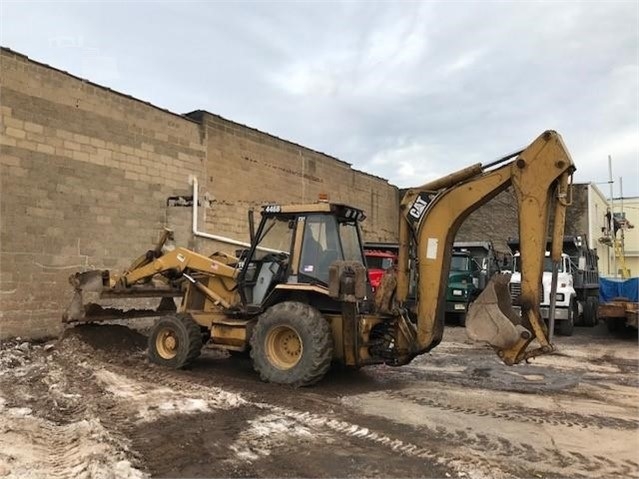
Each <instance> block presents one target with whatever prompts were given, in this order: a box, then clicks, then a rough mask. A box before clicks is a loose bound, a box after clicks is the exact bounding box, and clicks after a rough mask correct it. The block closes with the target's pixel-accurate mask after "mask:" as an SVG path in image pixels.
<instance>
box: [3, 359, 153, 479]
mask: <svg viewBox="0 0 639 479" xmlns="http://www.w3.org/2000/svg"><path fill="white" fill-rule="evenodd" d="M3 353H4V354H10V352H9V353H7V352H6V351H5V352H3ZM25 356H26V357H25V359H26V360H25V362H24V363H23V364H21V365H17V367H15V368H11V369H7V370H4V371H3V374H2V376H0V385H1V386H2V389H1V390H2V395H3V397H2V398H0V413H1V416H2V425H1V426H0V451H1V453H0V466H1V467H0V469H3V470H4V471H5V473H7V474H11V475H12V476H14V477H25V476H28V477H32V478H48V477H54V478H58V477H59V478H66V477H79V478H87V479H88V478H93V477H104V478H108V477H122V478H129V479H134V478H135V479H137V478H143V477H146V475H145V474H144V473H143V472H142V471H140V470H138V469H136V467H135V463H136V458H135V456H134V455H132V454H131V453H130V451H129V448H128V444H127V440H126V438H124V437H121V436H119V435H118V434H117V433H115V432H113V431H110V430H108V428H107V427H105V425H104V424H102V423H101V422H100V420H99V419H98V417H97V415H96V414H95V411H94V408H95V405H94V404H93V402H92V399H93V398H95V397H99V396H100V395H101V393H100V391H99V390H97V389H96V387H95V384H94V382H93V381H92V380H91V377H92V375H93V372H92V370H91V369H89V368H88V367H86V365H84V364H82V363H80V364H79V363H78V361H77V358H71V357H69V356H67V355H66V354H65V353H59V352H58V351H52V352H50V353H46V352H45V351H44V350H43V349H42V348H41V347H30V348H29V349H28V350H27V351H25ZM18 406H22V407H18Z"/></svg>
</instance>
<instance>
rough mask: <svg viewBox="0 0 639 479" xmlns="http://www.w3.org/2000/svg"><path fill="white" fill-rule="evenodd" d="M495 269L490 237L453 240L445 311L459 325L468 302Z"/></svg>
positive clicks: (463, 319)
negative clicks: (486, 239) (473, 239)
mask: <svg viewBox="0 0 639 479" xmlns="http://www.w3.org/2000/svg"><path fill="white" fill-rule="evenodd" d="M498 271H499V264H498V262H497V257H496V255H495V249H494V247H493V244H492V242H491V241H455V243H453V253H452V256H451V261H450V271H449V273H448V287H447V289H446V309H445V313H446V315H447V316H448V317H452V318H454V319H456V320H457V321H458V323H459V324H460V325H462V326H463V325H464V324H466V312H467V311H468V307H469V305H470V304H471V303H472V302H473V301H474V300H475V299H476V298H477V296H479V294H480V293H481V292H482V291H483V290H484V288H485V287H486V285H487V282H488V280H489V279H490V278H491V277H492V275H493V274H495V273H497V272H498Z"/></svg>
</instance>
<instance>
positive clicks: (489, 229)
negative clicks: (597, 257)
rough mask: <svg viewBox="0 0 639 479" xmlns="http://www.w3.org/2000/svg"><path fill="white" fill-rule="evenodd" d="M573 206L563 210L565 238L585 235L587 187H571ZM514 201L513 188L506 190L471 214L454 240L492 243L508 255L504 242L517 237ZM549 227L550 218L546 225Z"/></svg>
mask: <svg viewBox="0 0 639 479" xmlns="http://www.w3.org/2000/svg"><path fill="white" fill-rule="evenodd" d="M572 191H573V198H572V204H571V206H569V207H568V208H567V209H566V225H565V234H566V235H582V234H584V233H587V232H588V185H584V184H575V185H573V190H572ZM518 225H519V215H518V213H517V200H516V197H515V194H514V192H513V190H512V188H508V189H507V190H506V191H504V192H503V193H500V194H499V195H497V196H496V197H495V198H493V199H492V200H491V201H489V202H488V203H486V204H485V205H484V206H482V207H481V208H479V209H478V210H477V211H475V212H474V213H473V214H472V215H470V216H469V217H468V218H467V219H466V221H464V223H463V224H462V226H461V227H460V229H459V231H458V233H457V237H456V240H457V241H487V240H492V241H493V244H494V245H495V248H496V249H497V250H498V251H501V252H508V251H509V249H508V246H507V244H506V240H507V239H508V238H509V237H512V238H516V237H518V236H519V230H518V228H519V226H518ZM550 228H552V218H551V221H550V225H549V233H550V231H551V230H550Z"/></svg>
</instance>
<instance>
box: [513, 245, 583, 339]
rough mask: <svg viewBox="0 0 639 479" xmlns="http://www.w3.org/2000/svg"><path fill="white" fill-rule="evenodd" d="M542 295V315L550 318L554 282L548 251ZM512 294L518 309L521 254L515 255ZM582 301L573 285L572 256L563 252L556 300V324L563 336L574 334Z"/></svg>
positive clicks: (514, 304) (542, 280)
mask: <svg viewBox="0 0 639 479" xmlns="http://www.w3.org/2000/svg"><path fill="white" fill-rule="evenodd" d="M541 283H542V297H541V298H540V303H539V304H540V309H541V316H542V318H544V319H548V318H549V316H550V291H551V283H552V258H551V257H550V253H549V252H548V251H546V256H545V259H544V273H543V275H542V279H541ZM509 288H510V296H511V298H512V301H513V307H514V308H515V309H516V310H517V311H518V309H519V305H518V304H517V303H518V298H519V295H520V294H521V260H520V254H519V253H515V254H514V255H513V272H512V276H511V278H510V285H509ZM579 308H580V303H579V302H578V301H577V294H576V292H575V289H574V285H573V275H572V267H571V263H570V257H569V256H568V255H567V254H565V253H562V255H561V261H560V262H559V270H558V274H557V297H556V301H555V324H556V327H557V330H558V333H559V334H561V335H563V336H570V335H572V331H573V327H574V324H575V321H576V319H577V317H578V316H579V314H581V313H582V311H580V309H579Z"/></svg>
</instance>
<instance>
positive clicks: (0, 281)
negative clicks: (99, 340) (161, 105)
mask: <svg viewBox="0 0 639 479" xmlns="http://www.w3.org/2000/svg"><path fill="white" fill-rule="evenodd" d="M0 55H1V57H0V60H1V68H0V71H1V73H0V85H1V90H0V105H1V115H2V116H1V127H0V128H1V130H0V143H1V151H0V177H1V178H2V179H1V183H0V188H1V190H0V191H1V198H0V208H1V209H0V302H1V304H0V306H1V309H0V337H7V336H14V335H20V336H30V337H37V336H46V335H50V334H55V333H56V332H57V331H58V330H59V320H60V315H61V312H62V310H63V309H64V307H65V306H66V304H67V303H68V301H69V300H70V298H71V290H70V287H69V285H68V282H67V278H68V276H69V275H70V274H71V273H73V272H75V271H78V270H83V269H91V268H107V269H114V270H119V269H122V268H123V267H125V266H126V265H128V264H129V263H130V261H131V260H132V259H133V257H134V256H137V255H139V254H140V253H142V252H143V251H145V250H146V249H148V248H149V247H150V246H151V245H152V243H153V242H155V241H156V239H157V237H158V234H159V231H160V230H161V229H162V227H163V226H165V225H166V224H167V222H166V214H167V209H166V200H167V197H168V196H171V195H174V194H177V193H184V192H188V176H189V174H202V172H203V171H204V167H205V156H206V155H205V145H204V144H203V142H202V136H201V131H200V127H199V125H198V124H197V123H195V122H193V121H191V120H189V119H186V118H182V117H180V116H178V115H173V114H169V113H167V112H165V111H162V110H160V109H158V108H155V107H153V106H151V105H148V104H145V103H142V102H140V101H137V100H135V99H132V98H128V97H125V96H122V95H118V94H116V93H114V92H111V91H108V90H105V89H103V88H100V87H98V86H95V85H92V84H90V83H88V82H86V81H83V80H81V79H78V78H75V77H73V76H71V75H68V74H65V73H64V72H60V71H57V70H54V69H51V68H49V67H47V66H45V65H40V64H38V63H35V62H32V61H30V60H29V59H27V58H26V57H24V56H21V55H19V54H16V53H13V52H10V51H7V50H2V51H1V52H0Z"/></svg>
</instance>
